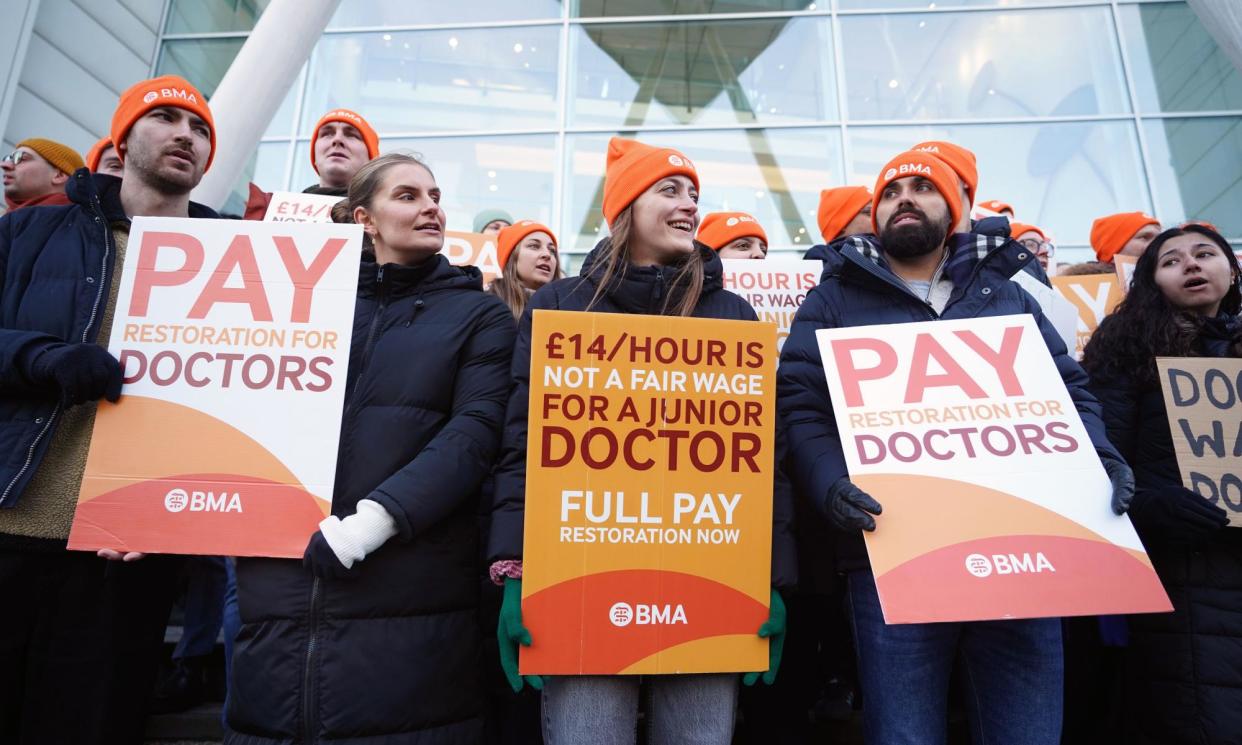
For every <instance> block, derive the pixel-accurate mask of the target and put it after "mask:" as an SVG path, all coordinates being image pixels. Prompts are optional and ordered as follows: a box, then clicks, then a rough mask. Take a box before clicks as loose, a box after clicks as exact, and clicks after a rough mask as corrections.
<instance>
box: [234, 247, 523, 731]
mask: <svg viewBox="0 0 1242 745" xmlns="http://www.w3.org/2000/svg"><path fill="white" fill-rule="evenodd" d="M513 341H514V325H513V316H512V314H510V313H509V310H508V308H506V307H505V305H504V304H503V303H502V302H500V300H499V299H497V298H496V297H494V296H492V295H488V294H485V293H484V292H483V286H482V282H481V279H480V274H479V272H478V270H477V269H474V268H459V267H453V266H450V265H449V264H448V262H447V261H446V260H445V259H444V257H443V256H436V257H435V258H434V259H432V260H430V261H428V262H427V263H425V264H424V265H422V266H418V267H401V266H396V265H392V264H388V265H385V266H382V267H380V266H377V265H376V264H375V263H374V262H373V261H370V260H364V261H363V265H362V272H361V275H360V277H359V280H358V304H357V308H356V310H355V312H354V336H353V343H352V344H351V346H350V362H349V377H348V387H347V388H346V394H345V413H344V418H343V420H342V422H341V445H340V449H339V455H338V461H337V474H336V489H335V492H334V495H333V501H332V512H333V514H335V515H339V516H347V515H350V514H352V513H353V512H354V511H355V505H356V504H357V503H358V501H359V500H360V499H372V500H375V501H377V502H379V503H380V504H382V505H383V506H384V508H385V509H386V510H387V511H388V512H389V513H390V514H391V515H392V516H393V517H394V518H395V520H396V523H397V527H398V530H399V534H398V535H397V536H396V537H394V538H392V539H390V540H389V541H388V543H386V544H385V545H384V546H382V547H380V548H379V549H378V550H377V551H375V552H374V553H372V554H371V555H370V556H368V557H367V558H366V559H365V560H363V561H362V562H361V563H360V564H358V565H357V567H356V569H357V571H356V573H355V575H356V576H354V577H352V578H349V579H346V580H322V579H317V578H315V577H313V576H312V575H311V573H310V572H309V571H308V570H307V569H304V568H303V566H302V564H301V562H297V561H288V560H279V559H239V560H238V562H237V584H238V601H239V606H240V610H241V617H242V623H243V626H242V630H241V633H240V635H239V636H238V639H237V646H236V648H235V652H234V656H233V679H232V681H231V686H230V691H229V709H228V724H229V728H230V729H231V730H232V732H231V733H230V734H229V737H228V739H227V741H228V742H230V743H236V744H237V745H260V744H262V745H274V744H275V743H351V744H357V745H362V744H363V743H365V745H424V744H428V745H429V744H432V743H434V744H435V745H442V744H449V743H453V744H456V743H477V742H480V740H481V738H482V731H483V719H482V709H483V706H482V704H483V702H482V698H483V696H482V689H481V686H480V684H479V680H478V674H479V671H480V669H481V666H480V665H481V660H480V659H479V642H480V633H479V628H478V623H477V611H478V592H479V584H478V554H477V550H478V549H477V533H476V524H475V514H476V509H477V499H478V491H477V490H478V488H479V485H480V482H481V481H482V478H483V476H484V475H485V474H486V473H487V471H488V469H489V468H490V467H491V465H492V462H493V461H494V459H495V455H496V451H497V448H498V446H499V442H500V429H501V422H502V417H503V415H504V407H505V401H506V400H507V398H508V394H509V359H510V356H511V355H512V353H513Z"/></svg>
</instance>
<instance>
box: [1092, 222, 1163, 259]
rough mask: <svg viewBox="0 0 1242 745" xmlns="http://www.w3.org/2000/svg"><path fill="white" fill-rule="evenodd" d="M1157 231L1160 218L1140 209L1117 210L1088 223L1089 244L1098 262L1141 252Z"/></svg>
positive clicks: (1158, 231) (1137, 254) (1140, 253)
mask: <svg viewBox="0 0 1242 745" xmlns="http://www.w3.org/2000/svg"><path fill="white" fill-rule="evenodd" d="M1159 233H1160V221H1159V220H1157V219H1156V218H1154V217H1152V216H1151V215H1148V214H1146V213H1144V212H1120V213H1118V214H1115V215H1108V216H1106V217H1101V218H1098V219H1097V220H1096V221H1095V222H1093V223H1091V248H1093V249H1095V258H1096V260H1098V261H1099V262H1100V263H1101V264H1109V265H1110V269H1109V271H1112V269H1111V264H1112V263H1113V257H1115V256H1117V255H1118V254H1120V255H1122V256H1141V255H1142V253H1143V251H1145V250H1146V249H1147V244H1149V243H1151V241H1152V239H1153V238H1155V237H1156V235H1157V234H1159Z"/></svg>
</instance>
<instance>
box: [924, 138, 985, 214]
mask: <svg viewBox="0 0 1242 745" xmlns="http://www.w3.org/2000/svg"><path fill="white" fill-rule="evenodd" d="M910 149H911V150H920V151H922V152H925V153H931V154H932V155H934V156H936V157H937V158H939V159H941V160H943V161H944V162H945V163H948V164H949V168H952V169H953V172H954V173H956V174H957V177H958V178H959V179H961V181H962V183H963V184H965V185H966V195H967V196H968V197H969V198H970V203H971V204H974V203H975V187H977V186H978V185H979V169H978V167H977V166H976V165H975V154H974V153H972V152H970V151H969V150H967V149H966V148H964V147H962V146H961V145H954V144H953V143H952V142H944V141H941V140H928V141H927V142H920V143H919V144H917V145H915V146H914V147H912V148H910ZM954 224H955V225H956V223H954Z"/></svg>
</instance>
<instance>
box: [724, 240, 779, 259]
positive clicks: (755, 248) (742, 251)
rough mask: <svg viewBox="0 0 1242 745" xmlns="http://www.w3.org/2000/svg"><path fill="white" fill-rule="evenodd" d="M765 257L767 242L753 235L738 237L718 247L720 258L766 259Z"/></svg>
mask: <svg viewBox="0 0 1242 745" xmlns="http://www.w3.org/2000/svg"><path fill="white" fill-rule="evenodd" d="M767 257H768V244H766V243H764V242H763V240H762V239H760V238H759V237H758V236H755V235H748V236H746V237H745V238H738V239H737V240H736V241H733V242H732V243H730V244H729V245H727V246H725V247H724V248H722V249H720V258H722V259H766V258H767Z"/></svg>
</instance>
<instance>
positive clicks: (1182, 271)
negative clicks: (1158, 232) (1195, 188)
mask: <svg viewBox="0 0 1242 745" xmlns="http://www.w3.org/2000/svg"><path fill="white" fill-rule="evenodd" d="M1232 263H1233V262H1232V260H1231V257H1229V256H1226V255H1225V252H1224V251H1222V250H1221V249H1220V246H1218V245H1216V244H1215V243H1213V242H1212V241H1211V240H1209V239H1208V238H1207V237H1205V236H1202V235H1198V234H1197V233H1186V234H1185V235H1179V236H1175V237H1173V238H1170V239H1168V240H1167V241H1165V242H1164V245H1162V246H1160V255H1159V256H1157V257H1156V276H1155V279H1156V286H1157V287H1159V288H1160V292H1161V293H1162V294H1163V295H1164V297H1165V299H1166V300H1168V301H1169V304H1170V305H1172V306H1173V307H1175V308H1177V309H1179V310H1188V311H1193V312H1195V313H1201V314H1203V315H1206V316H1215V315H1216V314H1217V312H1218V311H1219V310H1220V301H1221V300H1222V299H1223V298H1224V297H1225V294H1226V293H1228V292H1229V288H1230V287H1231V286H1232V285H1233V283H1234V281H1235V278H1234V276H1233V269H1232Z"/></svg>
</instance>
